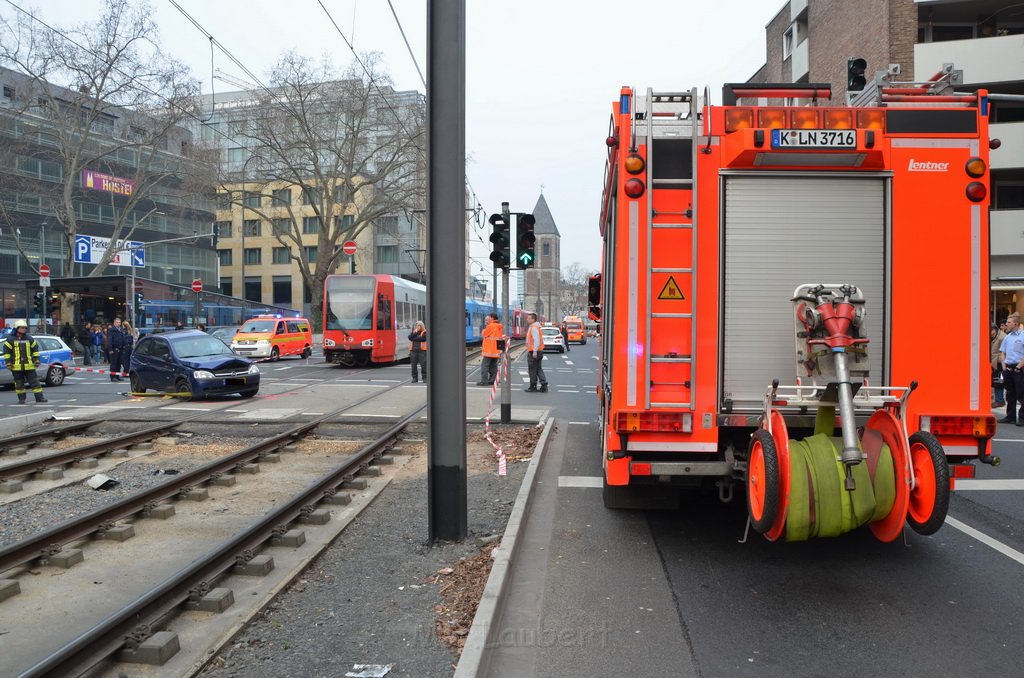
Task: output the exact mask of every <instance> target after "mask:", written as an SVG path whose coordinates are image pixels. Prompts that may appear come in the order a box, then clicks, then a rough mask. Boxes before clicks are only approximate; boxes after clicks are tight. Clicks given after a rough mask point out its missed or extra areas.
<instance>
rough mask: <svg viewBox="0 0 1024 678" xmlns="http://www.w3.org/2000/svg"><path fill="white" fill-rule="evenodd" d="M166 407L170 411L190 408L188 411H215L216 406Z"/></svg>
mask: <svg viewBox="0 0 1024 678" xmlns="http://www.w3.org/2000/svg"><path fill="white" fill-rule="evenodd" d="M164 409H166V410H168V411H171V410H188V411H191V412H213V411H214V408H212V407H166V408H164Z"/></svg>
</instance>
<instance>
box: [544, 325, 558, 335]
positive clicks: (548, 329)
mask: <svg viewBox="0 0 1024 678" xmlns="http://www.w3.org/2000/svg"><path fill="white" fill-rule="evenodd" d="M544 336H551V337H560V336H562V333H561V332H560V331H559V330H558V329H556V328H554V327H545V328H544Z"/></svg>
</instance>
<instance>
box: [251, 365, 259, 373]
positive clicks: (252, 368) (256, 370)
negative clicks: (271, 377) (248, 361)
mask: <svg viewBox="0 0 1024 678" xmlns="http://www.w3.org/2000/svg"><path fill="white" fill-rule="evenodd" d="M259 373H260V368H258V367H256V365H255V364H252V365H249V374H259Z"/></svg>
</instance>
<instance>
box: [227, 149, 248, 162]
mask: <svg viewBox="0 0 1024 678" xmlns="http://www.w3.org/2000/svg"><path fill="white" fill-rule="evenodd" d="M248 156H249V153H248V151H246V150H245V149H244V148H229V149H228V162H245V161H246V158H248Z"/></svg>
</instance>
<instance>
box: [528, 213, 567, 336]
mask: <svg viewBox="0 0 1024 678" xmlns="http://www.w3.org/2000/svg"><path fill="white" fill-rule="evenodd" d="M533 218H534V219H536V220H537V223H536V224H535V225H534V227H533V232H534V235H536V236H537V243H536V252H537V259H536V260H535V261H534V265H533V268H528V269H526V270H525V271H524V273H523V289H522V290H521V291H520V294H521V295H522V300H523V308H526V309H528V310H531V311H535V312H537V313H539V314H541V315H543V316H545V317H546V318H548V320H551V321H559V320H561V317H560V313H561V311H560V306H561V294H562V292H561V280H562V270H561V267H562V253H561V242H562V236H561V234H560V233H559V232H558V226H556V225H555V219H554V217H553V216H551V209H550V208H548V201H547V200H545V199H544V194H543V193H541V195H540V197H539V198H537V204H536V205H535V206H534V208H533Z"/></svg>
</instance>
